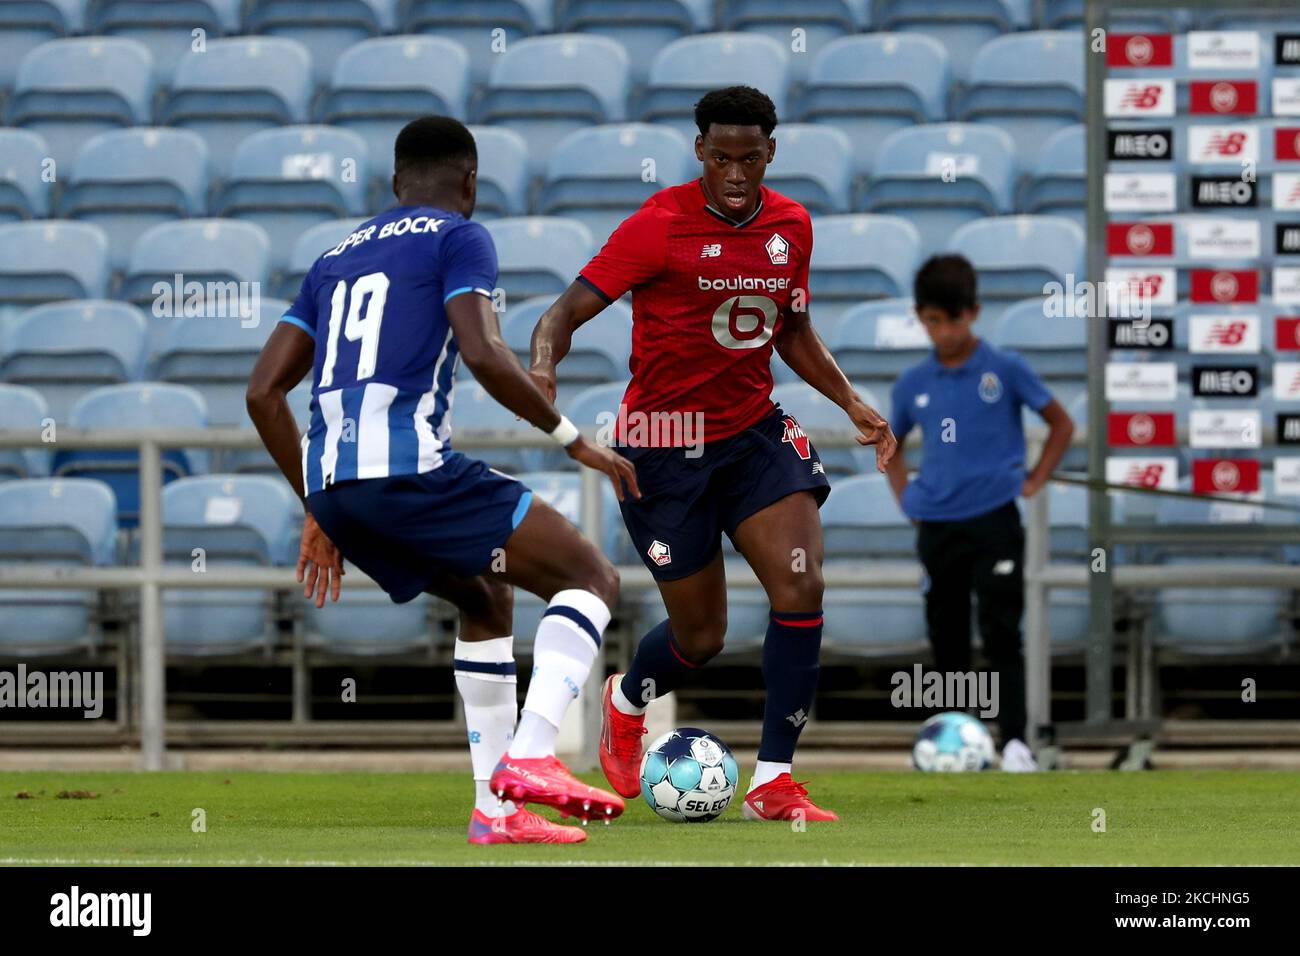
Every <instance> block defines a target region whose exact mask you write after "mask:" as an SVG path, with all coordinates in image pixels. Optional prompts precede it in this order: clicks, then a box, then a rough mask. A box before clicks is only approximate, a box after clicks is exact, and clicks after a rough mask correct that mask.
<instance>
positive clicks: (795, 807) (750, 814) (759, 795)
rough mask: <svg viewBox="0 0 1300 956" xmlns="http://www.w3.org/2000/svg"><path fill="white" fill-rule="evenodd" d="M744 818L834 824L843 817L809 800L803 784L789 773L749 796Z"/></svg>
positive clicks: (750, 793)
mask: <svg viewBox="0 0 1300 956" xmlns="http://www.w3.org/2000/svg"><path fill="white" fill-rule="evenodd" d="M741 815H742V816H744V817H745V819H746V820H808V821H817V822H823V821H833V820H838V819H839V817H838V816H836V815H835V814H834V813H832V812H831V811H830V810H823V809H822V808H821V807H819V806H817V804H815V803H813V802H812V801H811V800H809V799H808V791H807V790H806V789H804V785H803V784H802V783H795V781H794V780H792V779H791V778H790V775H789V774H788V773H783V774H781V775H780V776H778V777H777V778H776V779H775V780H769V781H768V782H767V783H765V784H763V785H762V786H761V787H755V788H754V789H753V790H751V791H749V793H747V794H745V805H744V806H743V807H742V808H741Z"/></svg>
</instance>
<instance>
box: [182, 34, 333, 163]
mask: <svg viewBox="0 0 1300 956" xmlns="http://www.w3.org/2000/svg"><path fill="white" fill-rule="evenodd" d="M311 91H312V86H311V55H310V54H309V53H308V52H307V48H306V47H304V46H303V45H302V44H301V43H297V42H295V41H294V40H284V39H281V38H279V37H232V38H230V39H226V40H213V41H212V42H211V43H209V44H208V49H207V52H206V53H204V54H203V55H202V56H191V57H186V58H185V59H184V60H182V61H181V62H180V65H179V66H177V68H176V76H175V79H174V80H173V81H172V88H171V92H170V94H169V95H168V97H167V99H166V101H165V102H164V103H163V105H162V107H161V109H160V111H159V118H160V120H161V121H162V122H163V123H164V124H166V125H167V126H179V127H181V128H183V129H190V130H193V131H194V132H196V133H198V134H199V135H200V136H202V137H203V140H204V142H206V143H207V144H208V152H209V154H210V157H211V162H212V173H213V176H214V177H215V178H216V179H224V178H225V177H226V175H227V174H228V173H229V171H230V162H231V159H232V158H233V157H234V154H235V150H236V149H237V148H238V147H239V144H240V143H242V142H243V141H244V140H245V139H246V138H247V137H248V136H249V135H250V134H252V133H256V132H258V131H260V130H264V129H269V128H272V127H277V126H285V125H288V124H292V123H306V122H307V108H308V105H309V103H310V100H311Z"/></svg>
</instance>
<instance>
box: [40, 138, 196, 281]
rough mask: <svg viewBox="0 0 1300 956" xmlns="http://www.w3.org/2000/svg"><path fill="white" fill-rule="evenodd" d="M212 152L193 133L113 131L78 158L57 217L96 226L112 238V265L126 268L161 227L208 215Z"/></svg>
mask: <svg viewBox="0 0 1300 956" xmlns="http://www.w3.org/2000/svg"><path fill="white" fill-rule="evenodd" d="M207 191H208V148H207V146H206V145H205V144H204V142H203V140H202V139H200V138H199V136H198V135H197V134H195V133H191V132H190V131H189V130H179V129H166V128H161V127H153V128H136V129H123V130H113V131H112V132H108V133H100V134H99V135H98V136H96V137H94V138H93V139H90V140H88V141H87V142H86V144H85V145H84V146H82V147H81V151H80V152H79V153H78V154H77V162H76V165H75V166H74V167H73V170H72V176H71V177H70V178H69V179H68V185H67V188H66V189H65V190H64V192H63V195H62V196H61V197H60V198H59V215H60V216H62V217H64V218H67V219H77V220H80V221H81V222H93V223H94V224H95V225H97V226H99V227H100V228H102V229H103V230H104V234H105V235H107V236H108V250H109V265H110V266H111V267H112V268H113V270H114V271H117V272H120V271H122V270H123V269H125V268H126V265H127V261H128V259H129V258H130V255H131V247H132V246H134V245H135V241H136V240H137V239H139V238H140V236H141V235H142V234H143V233H144V232H145V230H147V229H148V228H149V227H151V226H156V225H158V223H160V222H170V221H172V220H175V219H185V218H188V217H190V216H202V215H203V214H204V212H205V211H206V209H207Z"/></svg>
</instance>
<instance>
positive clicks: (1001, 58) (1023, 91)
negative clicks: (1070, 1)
mask: <svg viewBox="0 0 1300 956" xmlns="http://www.w3.org/2000/svg"><path fill="white" fill-rule="evenodd" d="M1083 46H1084V43H1083V35H1082V34H1081V33H1076V32H1071V31H1065V30H1039V31H1035V32H1030V33H1014V34H1011V35H1009V36H1003V37H998V38H996V39H993V40H990V41H989V42H988V43H986V44H984V46H983V47H981V48H980V51H979V53H978V54H976V56H975V62H974V64H973V65H972V66H971V74H970V80H969V83H968V85H967V87H966V89H965V90H964V91H963V93H962V95H961V102H960V105H959V106H958V107H957V111H956V118H957V119H959V120H962V121H967V122H980V123H992V124H994V125H996V126H997V127H999V128H1000V129H1002V130H1005V131H1006V132H1007V133H1009V134H1010V135H1011V138H1012V139H1013V140H1015V143H1016V146H1017V148H1018V149H1019V150H1020V151H1021V153H1022V154H1023V155H1026V156H1032V155H1034V154H1035V153H1037V151H1038V149H1039V148H1040V147H1041V146H1042V144H1043V142H1044V141H1045V140H1046V139H1047V138H1048V137H1049V136H1051V135H1052V134H1053V133H1055V132H1056V131H1057V130H1059V129H1061V128H1063V127H1065V126H1068V125H1070V124H1072V123H1081V122H1083V117H1084V105H1083Z"/></svg>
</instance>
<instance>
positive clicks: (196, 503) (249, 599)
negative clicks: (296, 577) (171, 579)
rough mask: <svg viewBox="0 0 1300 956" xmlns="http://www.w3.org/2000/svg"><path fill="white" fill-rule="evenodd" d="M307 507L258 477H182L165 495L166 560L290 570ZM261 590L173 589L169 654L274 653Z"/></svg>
mask: <svg viewBox="0 0 1300 956" xmlns="http://www.w3.org/2000/svg"><path fill="white" fill-rule="evenodd" d="M301 518H302V506H301V504H300V503H299V501H298V499H297V498H296V497H295V495H294V493H293V491H292V490H290V488H289V486H288V484H287V483H286V482H285V481H284V480H283V479H275V478H267V477H262V476H259V475H208V476H204V477H195V478H181V479H178V480H177V481H174V482H172V483H171V484H169V485H167V487H165V488H164V489H163V493H162V521H163V560H164V562H166V563H168V564H181V565H188V566H190V567H193V566H194V563H195V561H196V560H197V557H196V554H195V551H196V549H201V554H202V559H203V562H204V563H203V567H204V568H205V569H207V570H217V569H219V568H221V567H227V568H228V567H231V566H235V567H240V566H243V567H247V566H254V567H257V566H270V565H279V566H285V565H291V564H293V563H294V561H295V560H296V559H297V553H296V550H295V549H292V548H291V544H292V540H293V534H294V531H295V528H296V525H297V524H298V522H299V521H300V520H301ZM274 598H275V595H274V594H273V593H272V592H268V591H263V590H260V589H237V588H218V589H212V588H169V589H168V590H167V591H165V592H164V594H163V634H164V636H165V639H166V645H167V653H168V654H169V655H184V656H204V655H221V654H235V653H239V652H247V651H253V650H265V649H267V648H269V646H270V644H271V641H272V640H273V638H274V632H273V630H272V626H271V615H270V613H269V610H270V606H272V605H273V602H274Z"/></svg>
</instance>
